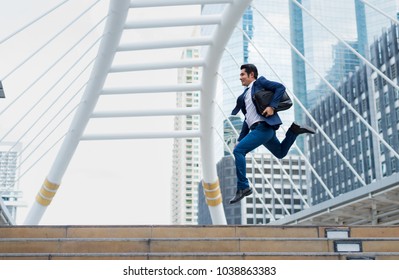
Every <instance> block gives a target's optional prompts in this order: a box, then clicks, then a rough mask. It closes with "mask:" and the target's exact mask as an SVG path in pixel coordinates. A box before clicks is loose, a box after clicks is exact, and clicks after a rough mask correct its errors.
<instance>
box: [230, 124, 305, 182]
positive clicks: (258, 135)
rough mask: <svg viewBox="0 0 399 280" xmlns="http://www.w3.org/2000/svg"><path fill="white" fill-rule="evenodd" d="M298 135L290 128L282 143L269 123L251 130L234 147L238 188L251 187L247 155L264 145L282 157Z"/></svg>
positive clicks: (275, 154) (278, 156)
mask: <svg viewBox="0 0 399 280" xmlns="http://www.w3.org/2000/svg"><path fill="white" fill-rule="evenodd" d="M297 136H298V135H297V134H295V133H293V132H292V131H291V130H288V131H287V133H286V135H285V139H284V140H283V141H282V142H281V143H280V141H279V140H278V139H277V137H276V131H275V130H274V129H273V128H272V127H271V126H270V125H268V124H267V123H265V122H261V123H259V124H258V125H257V126H256V127H255V128H254V129H253V130H251V132H249V133H248V134H247V135H246V136H245V137H244V138H243V139H242V140H241V141H240V142H239V143H238V144H237V146H236V147H235V148H234V152H233V153H234V157H235V164H236V172H237V189H246V188H248V187H249V183H248V179H247V174H246V173H247V172H246V161H245V156H246V154H247V153H249V152H250V151H252V150H254V149H256V148H257V147H259V146H260V145H264V146H265V147H266V148H267V149H268V150H269V151H270V152H271V153H272V154H273V155H274V156H276V157H277V158H279V159H281V158H283V157H285V156H286V155H287V153H288V151H289V149H290V148H291V146H292V144H294V142H295V139H296V137H297Z"/></svg>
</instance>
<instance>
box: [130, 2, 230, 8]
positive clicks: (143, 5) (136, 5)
mask: <svg viewBox="0 0 399 280" xmlns="http://www.w3.org/2000/svg"><path fill="white" fill-rule="evenodd" d="M233 2H234V0H132V1H131V4H130V8H150V7H162V6H186V5H202V4H229V3H233Z"/></svg>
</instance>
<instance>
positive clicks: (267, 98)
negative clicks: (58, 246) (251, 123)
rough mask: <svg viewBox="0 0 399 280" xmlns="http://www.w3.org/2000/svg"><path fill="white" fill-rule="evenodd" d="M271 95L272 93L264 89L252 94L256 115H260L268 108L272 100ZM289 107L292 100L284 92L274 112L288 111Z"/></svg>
mask: <svg viewBox="0 0 399 280" xmlns="http://www.w3.org/2000/svg"><path fill="white" fill-rule="evenodd" d="M273 95H274V92H272V91H270V90H264V89H262V90H260V91H258V92H256V93H255V94H254V101H255V102H254V104H255V107H256V111H257V112H258V114H260V115H262V113H263V111H264V110H265V109H266V107H268V106H269V104H270V102H271V101H272V100H273ZM291 106H292V100H291V98H290V97H289V95H288V94H287V92H286V91H284V94H283V96H282V97H281V99H280V102H279V104H278V107H277V108H276V109H275V111H276V112H278V111H284V110H288V109H289V108H291Z"/></svg>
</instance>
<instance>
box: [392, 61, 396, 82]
mask: <svg viewBox="0 0 399 280" xmlns="http://www.w3.org/2000/svg"><path fill="white" fill-rule="evenodd" d="M395 78H396V63H394V64H392V65H391V79H395Z"/></svg>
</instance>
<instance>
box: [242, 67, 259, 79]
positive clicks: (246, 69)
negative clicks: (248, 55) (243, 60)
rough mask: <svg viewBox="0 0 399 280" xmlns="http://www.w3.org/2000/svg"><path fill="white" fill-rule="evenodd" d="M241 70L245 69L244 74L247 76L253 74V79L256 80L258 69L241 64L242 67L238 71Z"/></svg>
mask: <svg viewBox="0 0 399 280" xmlns="http://www.w3.org/2000/svg"><path fill="white" fill-rule="evenodd" d="M242 69H245V72H247V74H248V76H249V74H251V73H254V78H255V79H257V78H258V69H257V68H256V66H255V65H253V64H250V63H248V64H243V65H241V68H240V70H242Z"/></svg>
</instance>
